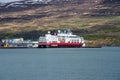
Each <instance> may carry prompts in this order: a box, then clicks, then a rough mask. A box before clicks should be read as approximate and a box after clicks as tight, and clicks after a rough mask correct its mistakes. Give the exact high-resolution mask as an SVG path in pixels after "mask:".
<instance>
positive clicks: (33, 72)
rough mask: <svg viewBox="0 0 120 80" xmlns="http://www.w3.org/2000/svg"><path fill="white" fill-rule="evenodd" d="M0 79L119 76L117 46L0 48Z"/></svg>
mask: <svg viewBox="0 0 120 80" xmlns="http://www.w3.org/2000/svg"><path fill="white" fill-rule="evenodd" d="M0 80H120V47H104V48H46V49H0Z"/></svg>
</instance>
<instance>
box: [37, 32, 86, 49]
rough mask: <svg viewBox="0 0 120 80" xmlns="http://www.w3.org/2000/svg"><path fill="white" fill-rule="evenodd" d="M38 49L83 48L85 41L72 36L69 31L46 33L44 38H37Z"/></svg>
mask: <svg viewBox="0 0 120 80" xmlns="http://www.w3.org/2000/svg"><path fill="white" fill-rule="evenodd" d="M38 47H39V48H48V47H85V41H84V38H83V37H80V36H78V35H73V34H72V32H71V31H70V30H64V31H61V30H58V31H57V32H51V31H48V33H47V34H45V36H40V37H39V42H38Z"/></svg>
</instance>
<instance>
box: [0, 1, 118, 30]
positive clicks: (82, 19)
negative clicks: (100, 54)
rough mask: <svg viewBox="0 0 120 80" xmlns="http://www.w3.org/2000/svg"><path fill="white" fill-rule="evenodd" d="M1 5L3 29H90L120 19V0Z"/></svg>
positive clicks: (0, 18)
mask: <svg viewBox="0 0 120 80" xmlns="http://www.w3.org/2000/svg"><path fill="white" fill-rule="evenodd" d="M0 5H1V7H0V31H1V32H5V31H7V32H22V31H24V32H26V31H27V32H28V31H32V30H49V29H61V28H62V29H64V28H71V29H75V30H77V29H89V28H91V27H94V26H96V25H104V24H106V23H109V22H111V21H112V20H113V21H115V20H118V22H119V15H120V14H119V13H120V9H119V8H120V1H119V0H112V1H111V0H92V1H91V0H84V1H83V0H42V1H41V0H40V1H35V0H20V1H15V2H9V3H1V4H0ZM105 16H117V17H114V18H113V19H112V18H108V17H105ZM104 17H105V18H104ZM87 20H88V21H87Z"/></svg>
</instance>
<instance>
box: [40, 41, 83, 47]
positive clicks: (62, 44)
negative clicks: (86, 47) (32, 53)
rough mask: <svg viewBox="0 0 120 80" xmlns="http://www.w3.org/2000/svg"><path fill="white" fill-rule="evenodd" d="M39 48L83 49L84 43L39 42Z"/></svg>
mask: <svg viewBox="0 0 120 80" xmlns="http://www.w3.org/2000/svg"><path fill="white" fill-rule="evenodd" d="M38 45H39V48H47V47H82V45H83V43H78V42H76V43H65V42H62V43H57V42H52V43H46V42H39V44H38Z"/></svg>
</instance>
